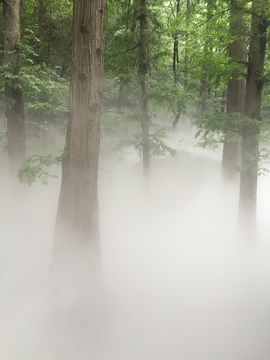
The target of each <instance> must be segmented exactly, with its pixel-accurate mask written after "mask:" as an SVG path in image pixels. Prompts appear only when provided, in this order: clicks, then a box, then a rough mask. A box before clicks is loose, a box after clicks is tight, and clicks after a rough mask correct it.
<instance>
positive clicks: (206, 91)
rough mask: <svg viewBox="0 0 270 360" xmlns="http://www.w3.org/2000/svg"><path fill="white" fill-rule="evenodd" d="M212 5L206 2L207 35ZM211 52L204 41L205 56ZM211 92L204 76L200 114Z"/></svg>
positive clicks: (204, 67) (204, 109)
mask: <svg viewBox="0 0 270 360" xmlns="http://www.w3.org/2000/svg"><path fill="white" fill-rule="evenodd" d="M212 6H213V3H212V0H208V2H207V20H208V22H207V25H206V31H207V33H209V31H210V29H209V20H210V19H211V16H212V13H213V9H212ZM209 51H212V48H209V41H208V40H206V41H205V45H204V52H205V55H207V52H209ZM203 70H204V72H205V70H206V66H205V65H203ZM210 92H211V87H210V84H209V81H208V79H207V78H206V76H205V75H204V76H203V77H202V79H201V89H200V105H201V113H202V114H203V113H204V112H205V111H206V109H207V100H208V98H209V95H210Z"/></svg>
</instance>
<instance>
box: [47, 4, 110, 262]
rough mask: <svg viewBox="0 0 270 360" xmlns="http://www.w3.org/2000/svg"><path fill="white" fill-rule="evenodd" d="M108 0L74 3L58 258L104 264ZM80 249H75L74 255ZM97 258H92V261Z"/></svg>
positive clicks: (59, 213)
mask: <svg viewBox="0 0 270 360" xmlns="http://www.w3.org/2000/svg"><path fill="white" fill-rule="evenodd" d="M105 4H106V1H105V0H91V1H88V0H74V1H73V34H72V62H71V81H70V116H69V121H68V129H67V138H66V157H65V159H64V161H63V164H62V184H61V189H60V196H59V204H58V212H57V219H56V230H55V242H54V256H57V255H60V256H61V254H64V255H65V254H66V253H68V256H71V257H72V256H73V253H71V254H70V253H69V251H70V250H72V251H74V249H75V250H77V251H78V252H79V253H80V254H81V252H80V251H82V252H85V251H86V250H87V249H88V250H89V252H88V253H90V255H91V261H92V260H93V259H94V260H93V261H94V262H95V260H97V261H99V206H98V158H99V142H100V117H101V93H102V78H103V62H104V34H105ZM75 252H76V251H74V253H75ZM92 257H93V259H92Z"/></svg>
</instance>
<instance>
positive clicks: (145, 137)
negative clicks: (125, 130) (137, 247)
mask: <svg viewBox="0 0 270 360" xmlns="http://www.w3.org/2000/svg"><path fill="white" fill-rule="evenodd" d="M146 10H147V7H146V0H140V59H139V70H140V77H141V89H142V123H141V126H142V159H143V174H144V181H145V190H146V192H148V190H149V189H148V188H149V181H150V154H149V108H148V81H147V78H146V76H147V72H148V49H147V27H148V26H147V16H146Z"/></svg>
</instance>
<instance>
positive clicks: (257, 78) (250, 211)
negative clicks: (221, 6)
mask: <svg viewBox="0 0 270 360" xmlns="http://www.w3.org/2000/svg"><path fill="white" fill-rule="evenodd" d="M266 3H267V2H266V1H257V2H253V13H255V12H256V10H257V6H258V5H260V6H259V7H258V8H260V9H262V8H263V5H264V4H266ZM262 15H263V12H262V10H261V11H260V12H259V13H258V14H257V15H255V14H253V15H252V22H251V39H250V48H249V65H248V74H247V86H246V96H245V117H247V118H249V119H251V120H255V123H253V124H247V125H246V126H245V127H244V130H243V142H242V168H243V170H242V171H241V176H240V198H239V219H240V221H243V222H244V223H245V224H246V225H250V224H254V223H255V222H256V202H257V178H258V156H259V132H260V130H259V126H258V125H256V120H257V121H260V120H261V100H262V89H263V80H262V77H263V71H264V59H265V48H266V31H267V26H268V22H267V20H265V19H263V18H262Z"/></svg>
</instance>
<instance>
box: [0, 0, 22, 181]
mask: <svg viewBox="0 0 270 360" xmlns="http://www.w3.org/2000/svg"><path fill="white" fill-rule="evenodd" d="M3 15H4V61H5V63H8V64H9V65H10V72H11V74H12V76H11V77H6V79H5V80H6V81H5V95H6V100H7V103H8V105H7V108H6V117H7V142H8V154H9V167H10V175H11V179H12V180H15V181H18V180H17V173H18V170H19V168H20V167H21V164H22V162H23V161H24V160H25V157H26V149H25V126H24V105H23V93H22V91H21V89H20V88H18V85H19V83H18V78H17V79H16V78H14V76H18V75H19V59H20V53H19V50H18V47H17V43H19V41H20V1H19V0H4V1H3Z"/></svg>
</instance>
